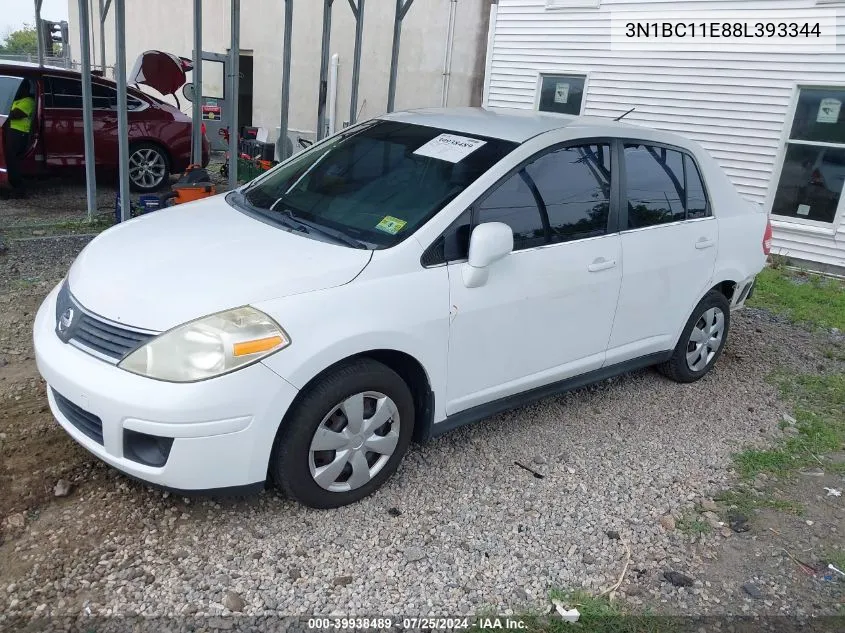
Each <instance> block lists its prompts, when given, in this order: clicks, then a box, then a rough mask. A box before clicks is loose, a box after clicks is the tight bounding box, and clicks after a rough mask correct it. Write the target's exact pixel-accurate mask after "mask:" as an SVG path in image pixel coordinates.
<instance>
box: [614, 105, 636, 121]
mask: <svg viewBox="0 0 845 633" xmlns="http://www.w3.org/2000/svg"><path fill="white" fill-rule="evenodd" d="M636 109H637V108H636V107H633V108H631V109H630V110H628V111H627V112H626V113H625V114H620V115H619V116H618V117H616V118H615V119H613V120H614V121H620V120H622V119H623V118H624V117H626V116H628V115H629V114H631V112H633V111H634V110H636Z"/></svg>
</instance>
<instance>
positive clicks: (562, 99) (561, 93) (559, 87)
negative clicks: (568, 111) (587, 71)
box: [555, 81, 569, 103]
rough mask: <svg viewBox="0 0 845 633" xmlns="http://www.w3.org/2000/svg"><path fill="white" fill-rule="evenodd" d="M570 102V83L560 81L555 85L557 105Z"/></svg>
mask: <svg viewBox="0 0 845 633" xmlns="http://www.w3.org/2000/svg"><path fill="white" fill-rule="evenodd" d="M568 101H569V83H567V82H565V81H559V82H558V83H557V84H556V85H555V103H567V102H568Z"/></svg>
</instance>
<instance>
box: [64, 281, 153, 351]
mask: <svg viewBox="0 0 845 633" xmlns="http://www.w3.org/2000/svg"><path fill="white" fill-rule="evenodd" d="M69 309H70V313H69V314H70V315H71V316H70V318H69V319H67V320H66V322H65V323H64V324H63V323H62V318H63V315H66V314H68V310H69ZM56 332H57V334H58V336H59V338H61V339H62V340H63V341H65V342H66V343H72V344H74V345H75V346H76V347H79V348H81V349H83V350H84V351H89V352H94V353H95V354H97V355H99V356H104V357H106V358H107V359H111V360H114V361H118V362H119V361H121V360H123V358H124V357H125V356H126V355H127V354H128V353H129V352H131V351H132V350H134V349H136V348H137V347H140V346H141V345H143V344H144V343H146V342H147V341H148V340H150V339H151V338H153V336H155V335H154V334H152V333H148V332H141V331H139V330H134V329H130V328H126V327H123V326H120V325H116V324H114V323H111V322H109V321H105V320H104V319H101V318H99V317H97V316H95V315H93V314H91V313H90V312H86V311H85V309H84V308H83V307H82V306H81V305H79V302H77V301H76V299H74V297H73V296H72V295H71V293H70V290H69V289H68V286H67V283H65V284H64V285H63V286H62V288H61V290H60V291H59V296H58V299H57V300H56Z"/></svg>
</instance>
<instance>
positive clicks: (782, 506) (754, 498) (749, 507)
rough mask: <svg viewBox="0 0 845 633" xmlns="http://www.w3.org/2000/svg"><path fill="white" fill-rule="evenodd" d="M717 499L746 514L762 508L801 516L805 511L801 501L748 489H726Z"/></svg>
mask: <svg viewBox="0 0 845 633" xmlns="http://www.w3.org/2000/svg"><path fill="white" fill-rule="evenodd" d="M716 501H719V502H720V503H723V504H725V505H726V506H729V507H733V508H736V509H737V510H738V511H739V512H740V513H742V514H745V515H748V514H750V513H751V512H752V511H753V510H758V509H761V508H771V509H773V510H778V511H780V512H788V513H789V514H797V515H799V516H800V515H801V514H803V513H804V507H803V506H802V505H801V504H800V503H796V502H795V501H790V500H788V499H775V498H774V497H772V496H769V495H763V494H755V493H753V492H751V491H750V490H748V489H735V490H726V491H725V492H723V493H722V494H720V495H718V496H717V497H716Z"/></svg>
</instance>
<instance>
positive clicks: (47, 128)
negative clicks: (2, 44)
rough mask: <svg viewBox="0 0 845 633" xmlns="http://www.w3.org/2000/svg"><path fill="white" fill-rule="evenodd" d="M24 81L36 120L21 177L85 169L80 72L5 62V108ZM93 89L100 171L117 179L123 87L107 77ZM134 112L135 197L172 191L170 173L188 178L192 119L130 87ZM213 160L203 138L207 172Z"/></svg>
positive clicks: (0, 68)
mask: <svg viewBox="0 0 845 633" xmlns="http://www.w3.org/2000/svg"><path fill="white" fill-rule="evenodd" d="M23 81H26V82H29V83H30V89H31V90H32V94H33V95H35V98H36V115H35V121H34V123H33V126H32V134H31V138H30V142H29V147H28V149H27V150H26V154H25V156H24V158H23V159H22V161H21V173H22V175H24V176H25V177H38V176H45V175H50V174H57V173H60V172H67V171H71V170H81V169H82V168H83V167H84V166H85V146H84V133H83V117H82V78H81V74H80V73H79V72H75V71H72V70H67V69H64V68H51V67H39V66H38V65H36V64H27V63H23V62H2V61H0V91H2V93H0V104H2V103H4V102H5V101H7V100H8V95H7V94H6V93H7V92H8V91H9V90H12V89H14V90H17V87H19V86H20V82H23ZM154 82H155V78H154V77H152V78H149V77H148V78H147V82H146V83H148V84H149V85H154ZM91 88H92V93H93V104H94V154H95V161H96V167H97V170H98V173H100V172H106V173H107V174H108V173H116V172H117V169H118V164H119V153H118V137H117V86H116V85H115V83H114V82H113V81H109V80H108V79H104V78H101V77H92V85H91ZM13 94H14V93H13ZM128 108H129V112H128V115H129V180H130V184H131V186H132V188H133V189H134V190H135V191H140V192H151V191H156V190H158V189H160V188H162V187H163V186H165V185H167V183H168V179H169V177H170V175H171V174H176V173H181V172H182V171H184V170H185V169H186V168H187V167H188V165H190V163H191V129H192V123H191V119H190V117H188V116H187V115H185V114H183V113H182V112H180V111H179V110H178V109H177V108H175V107H173V106H171V105H169V104H167V103H165V102H164V101H161V100H159V99H157V98H155V97H153V96H151V95H149V94H147V93H144V92H141V91H140V90H137V89H135V88H132V87H129V88H128ZM6 125H8V123H7V124H6ZM2 160H3V157H2V156H0V161H2ZM208 160H209V144H208V140H207V139H205V138H204V139H203V159H202V163H203V166H206V165H207V164H208ZM4 167H5V164H4V163H2V162H0V186H4V185H7V184H8V183H7V181H6V178H4V175H5V174H4V170H3V168H4Z"/></svg>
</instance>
